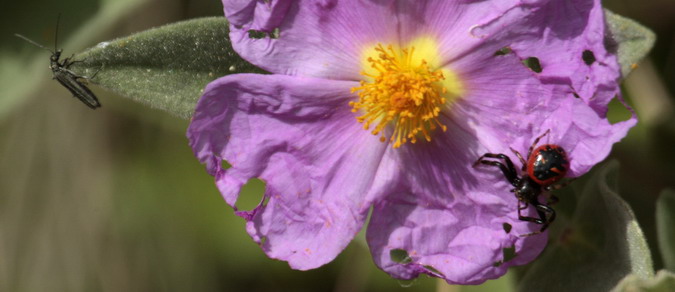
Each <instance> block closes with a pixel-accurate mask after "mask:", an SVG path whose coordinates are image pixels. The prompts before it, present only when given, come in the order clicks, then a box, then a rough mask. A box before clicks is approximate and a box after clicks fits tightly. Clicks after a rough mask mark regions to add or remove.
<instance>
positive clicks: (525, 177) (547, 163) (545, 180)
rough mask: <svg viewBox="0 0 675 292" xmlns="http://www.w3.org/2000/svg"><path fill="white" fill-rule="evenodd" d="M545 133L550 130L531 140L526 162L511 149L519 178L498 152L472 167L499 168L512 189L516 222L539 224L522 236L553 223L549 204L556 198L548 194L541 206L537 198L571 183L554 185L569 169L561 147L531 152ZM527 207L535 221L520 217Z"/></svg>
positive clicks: (542, 148)
mask: <svg viewBox="0 0 675 292" xmlns="http://www.w3.org/2000/svg"><path fill="white" fill-rule="evenodd" d="M549 132H550V130H548V131H546V132H545V133H544V134H542V135H541V136H539V137H537V139H535V140H534V143H532V145H531V146H530V149H529V150H528V152H527V161H526V160H525V159H524V158H523V156H522V155H521V154H520V153H519V152H518V151H516V150H514V149H513V148H511V151H513V153H514V154H515V155H516V156H517V157H518V159H519V160H520V163H521V164H522V165H523V166H522V169H521V170H522V174H521V175H518V172H517V171H516V168H515V167H514V166H513V162H511V159H510V158H509V157H508V156H506V155H505V154H502V153H499V154H495V153H485V154H483V156H481V157H480V158H478V160H477V161H476V163H474V167H475V166H477V165H478V164H485V165H491V166H495V167H499V169H500V170H501V171H502V173H503V174H504V176H505V177H506V179H507V180H508V181H509V182H510V183H511V185H513V186H514V188H513V189H512V190H511V192H513V193H514V194H515V195H516V198H517V199H518V219H520V220H523V221H529V222H534V223H537V224H541V225H542V226H541V229H540V230H539V231H538V232H533V233H529V234H525V236H529V235H534V234H539V233H541V232H543V231H544V230H546V228H548V226H549V225H550V224H551V223H552V222H553V220H555V210H553V208H551V206H550V205H552V204H554V203H556V202H558V198H557V197H556V196H554V195H552V194H551V195H550V197H549V200H548V202H547V203H546V204H543V203H540V202H539V195H541V194H543V193H546V192H549V191H552V190H557V189H560V188H562V187H564V186H566V185H568V184H569V183H570V182H572V181H573V179H572V180H568V181H567V182H565V183H562V184H558V185H555V184H554V183H556V182H558V181H559V180H561V179H562V178H563V177H565V175H566V174H567V170H568V169H569V166H570V162H569V159H568V158H567V154H566V153H565V150H564V149H563V148H562V147H560V146H558V145H555V144H544V145H541V146H539V147H537V148H536V149H535V146H536V145H537V143H539V140H541V138H543V137H544V136H546V135H548V133H549ZM487 158H495V159H502V160H503V161H504V163H501V162H499V161H494V160H488V159H487ZM529 205H532V206H534V207H535V209H536V210H537V214H538V215H539V218H534V217H527V216H523V215H521V214H520V212H521V211H522V210H525V209H527V207H528V206H529Z"/></svg>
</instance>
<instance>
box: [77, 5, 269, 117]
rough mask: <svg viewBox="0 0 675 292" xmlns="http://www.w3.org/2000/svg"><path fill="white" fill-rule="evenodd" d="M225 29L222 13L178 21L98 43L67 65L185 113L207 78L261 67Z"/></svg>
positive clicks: (126, 93)
mask: <svg viewBox="0 0 675 292" xmlns="http://www.w3.org/2000/svg"><path fill="white" fill-rule="evenodd" d="M228 31H229V29H228V22H227V20H225V18H223V17H208V18H198V19H193V20H188V21H184V22H178V23H174V24H170V25H166V26H162V27H159V28H155V29H151V30H147V31H144V32H141V33H137V34H134V35H131V36H128V37H124V38H120V39H116V40H113V41H110V42H103V43H100V44H98V45H97V46H96V47H94V48H91V49H89V50H87V51H85V52H83V53H81V54H78V55H77V56H75V59H76V60H83V62H81V63H77V64H76V65H73V67H72V69H73V70H74V71H76V72H80V73H81V74H83V75H86V76H93V75H94V74H96V75H95V78H93V79H92V82H94V83H96V84H98V85H100V86H102V87H104V88H107V89H110V90H112V91H115V92H116V93H118V94H121V95H123V96H127V97H130V98H132V99H134V100H136V101H140V102H142V103H144V104H147V105H149V106H151V107H153V108H159V109H162V110H165V111H168V112H169V113H172V114H174V115H176V116H179V117H181V118H185V119H188V118H190V116H192V112H193V111H194V108H195V105H196V103H197V100H198V99H199V97H200V96H201V91H202V89H203V88H204V86H206V84H207V83H209V82H210V81H212V80H214V79H216V78H218V77H221V76H225V75H228V74H232V73H241V72H258V73H262V72H263V71H262V70H260V69H258V68H256V67H255V66H253V65H251V64H249V63H248V62H246V61H244V60H242V59H241V58H240V57H239V55H237V54H236V53H235V52H234V50H233V49H232V46H231V45H230V41H229V37H228ZM96 72H98V73H96Z"/></svg>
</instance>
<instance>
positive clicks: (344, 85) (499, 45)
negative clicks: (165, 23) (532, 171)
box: [188, 0, 636, 284]
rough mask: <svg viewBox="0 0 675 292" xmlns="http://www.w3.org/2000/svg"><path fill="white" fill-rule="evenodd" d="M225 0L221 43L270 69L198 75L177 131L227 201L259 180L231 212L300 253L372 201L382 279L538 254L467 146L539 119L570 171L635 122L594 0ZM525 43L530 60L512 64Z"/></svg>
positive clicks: (325, 253) (275, 245)
mask: <svg viewBox="0 0 675 292" xmlns="http://www.w3.org/2000/svg"><path fill="white" fill-rule="evenodd" d="M223 5H224V7H225V15H226V16H227V18H228V19H229V20H230V22H231V25H230V30H231V31H230V37H231V40H232V45H233V47H234V49H235V50H236V51H237V52H238V53H239V54H240V55H241V56H242V57H243V58H244V59H246V60H248V61H249V62H251V63H253V64H255V65H257V66H259V67H261V68H263V69H265V70H267V71H269V72H271V73H272V75H258V74H235V75H229V76H226V77H223V78H220V79H218V80H216V81H214V82H212V83H210V84H209V85H208V86H207V87H206V89H205V90H204V95H203V96H202V98H201V100H200V101H199V104H198V106H197V109H196V112H195V115H194V118H193V121H192V123H191V125H190V128H189V130H188V137H189V138H190V145H191V146H192V147H193V149H194V151H195V154H196V155H197V157H198V158H199V160H200V161H201V162H203V163H205V164H206V168H207V170H208V172H209V173H210V174H212V175H214V176H215V178H216V184H217V186H218V189H219V190H220V191H221V193H222V194H223V197H224V198H225V200H226V201H227V203H228V204H230V205H231V206H232V207H233V208H235V210H236V207H235V202H236V200H237V197H238V195H239V191H240V189H241V187H242V185H243V184H245V183H246V182H247V181H248V180H249V179H251V178H256V177H257V178H260V179H262V180H263V181H265V182H266V191H265V198H264V200H263V201H262V202H261V203H260V205H259V206H258V207H256V208H255V209H253V210H250V211H237V214H239V215H240V216H242V217H243V218H245V219H246V221H247V226H246V228H247V231H248V232H249V234H250V235H251V237H252V238H253V240H255V241H256V242H258V243H259V244H260V245H261V247H262V249H263V250H264V252H265V253H266V254H267V255H268V256H269V257H271V258H275V259H280V260H284V261H287V262H288V263H289V264H290V266H291V267H292V268H295V269H301V270H306V269H312V268H316V267H319V266H321V265H323V264H326V263H327V262H330V261H331V260H333V259H334V258H335V257H336V256H337V254H338V253H340V251H342V250H343V249H344V248H345V247H346V246H347V244H348V243H349V242H350V241H351V240H352V238H353V237H354V236H355V235H356V233H357V232H358V231H359V230H360V229H361V228H362V227H363V225H364V223H365V222H366V218H367V216H368V213H369V211H370V210H371V209H372V212H371V218H370V222H369V224H368V230H367V240H368V244H369V246H370V250H371V253H372V255H373V259H374V261H375V263H376V264H377V266H378V267H380V268H381V269H382V270H384V271H386V272H387V273H389V274H391V275H392V276H393V277H396V278H400V279H410V278H414V277H417V276H418V275H419V274H420V273H426V274H430V275H433V276H436V277H441V278H444V279H445V280H446V281H448V282H449V283H457V284H478V283H481V282H483V281H485V280H487V279H493V278H497V277H499V276H501V275H503V274H504V273H505V272H506V270H507V268H508V267H509V266H512V265H521V264H525V263H527V262H530V261H531V260H533V259H534V258H536V257H537V255H538V254H539V253H540V252H541V250H542V249H543V248H544V246H545V244H546V236H545V235H540V236H529V237H519V235H521V234H525V233H529V232H531V231H535V230H537V229H538V228H539V226H538V225H536V224H533V223H529V222H523V221H519V220H518V217H517V212H516V211H517V210H516V205H517V199H516V198H515V197H514V195H513V193H511V192H509V190H510V189H511V187H510V185H509V184H508V182H507V181H506V180H505V179H504V177H503V176H502V174H501V173H499V172H498V171H494V170H493V169H486V168H473V167H472V164H473V163H474V162H475V161H476V159H477V158H478V157H479V156H481V155H482V154H483V153H486V152H494V153H510V151H509V147H513V148H514V149H516V150H519V151H520V152H526V150H527V147H529V146H530V144H531V143H532V141H533V140H534V138H535V137H536V136H539V135H540V134H542V133H543V132H544V131H546V130H548V129H550V130H551V134H550V135H548V136H547V137H546V138H545V139H544V140H545V141H544V142H546V143H553V144H558V145H561V146H562V147H564V148H565V149H566V150H567V152H568V154H569V157H570V162H571V167H570V172H569V173H568V175H569V176H573V177H576V176H580V175H583V174H584V173H586V172H588V171H589V169H590V168H591V167H593V166H594V165H595V164H597V163H598V162H600V161H601V160H603V159H604V158H605V157H606V156H607V155H608V154H609V151H610V149H611V147H612V144H614V143H615V142H617V141H619V140H620V139H621V138H623V137H624V136H625V135H626V133H627V131H628V129H629V128H630V127H632V126H633V125H634V124H635V123H636V119H635V117H632V118H631V119H630V120H627V121H624V122H620V123H616V124H610V123H609V122H608V121H607V118H606V112H607V104H608V103H609V102H610V101H611V100H612V99H613V98H615V97H617V96H619V94H620V92H619V87H618V81H619V78H620V73H619V66H618V64H617V60H616V56H615V55H614V52H611V51H608V50H607V49H606V48H605V46H604V44H603V39H604V33H605V26H604V16H603V10H602V7H601V6H600V1H599V0H574V1H573V0H570V1H558V0H555V1H553V0H549V1H545V0H522V1H518V0H496V1H470V0H429V1H422V0H398V1H395V0H342V1H338V0H323V1H311V0H298V1H274V0H272V1H227V0H223ZM277 28H278V34H279V35H278V37H265V38H251V37H249V34H250V31H252V30H255V31H261V32H268V33H270V32H273V31H274V30H275V29H277ZM505 48H506V49H505ZM589 52H590V53H589ZM589 54H590V55H592V59H591V58H590V57H589ZM582 55H585V58H582ZM530 57H534V58H536V59H537V60H538V61H539V63H540V65H541V70H538V69H537V70H536V71H539V72H535V71H534V70H532V69H530V68H528V67H526V66H525V65H523V62H522V61H523V60H525V59H527V58H530ZM584 59H585V60H584ZM364 128H366V129H367V130H366V129H364ZM222 160H226V161H228V162H229V163H230V164H231V165H232V167H231V168H229V169H223V168H222V167H221V162H222ZM561 199H563V200H564V199H565V198H561ZM529 211H530V212H532V214H534V210H529ZM512 247H513V248H515V252H516V256H515V258H513V259H511V260H509V261H504V259H503V253H502V250H503V249H505V248H512ZM397 254H403V255H406V254H407V256H408V257H409V259H408V260H405V261H400V260H396V259H395V256H394V255H397Z"/></svg>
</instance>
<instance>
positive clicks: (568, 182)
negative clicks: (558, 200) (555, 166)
mask: <svg viewBox="0 0 675 292" xmlns="http://www.w3.org/2000/svg"><path fill="white" fill-rule="evenodd" d="M576 179H577V178H576V177H575V178H571V179H569V180H567V181H565V182H563V183H559V184H557V185H550V186H546V187H544V190H545V191H554V190H559V189H562V188H564V187H566V186H567V185H569V184H571V183H572V182H573V181H575V180H576Z"/></svg>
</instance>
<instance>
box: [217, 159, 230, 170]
mask: <svg viewBox="0 0 675 292" xmlns="http://www.w3.org/2000/svg"><path fill="white" fill-rule="evenodd" d="M230 167H232V165H230V164H229V163H228V162H227V161H225V160H221V161H220V168H222V169H230Z"/></svg>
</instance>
